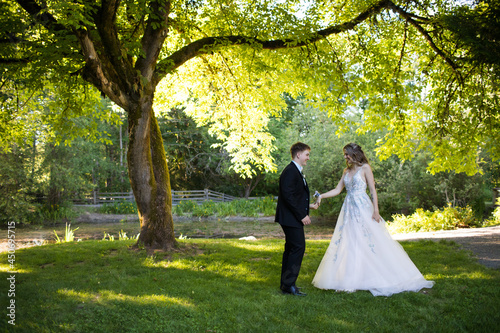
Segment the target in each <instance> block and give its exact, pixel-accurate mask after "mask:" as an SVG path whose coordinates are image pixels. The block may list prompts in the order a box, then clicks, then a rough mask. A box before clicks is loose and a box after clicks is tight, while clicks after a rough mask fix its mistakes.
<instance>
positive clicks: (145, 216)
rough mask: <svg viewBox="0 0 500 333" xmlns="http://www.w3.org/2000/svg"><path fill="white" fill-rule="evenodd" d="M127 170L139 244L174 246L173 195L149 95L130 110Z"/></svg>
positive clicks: (155, 247) (162, 246)
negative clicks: (135, 214)
mask: <svg viewBox="0 0 500 333" xmlns="http://www.w3.org/2000/svg"><path fill="white" fill-rule="evenodd" d="M128 118H129V119H128V120H129V137H130V141H129V149H128V154H127V158H128V167H129V168H128V169H129V177H130V183H131V185H132V190H133V191H134V196H135V200H136V202H137V209H138V211H139V219H140V223H141V232H140V235H139V239H138V245H143V246H145V247H146V248H149V249H165V250H168V249H171V248H173V247H175V246H176V245H177V242H176V240H175V236H174V223H173V218H172V197H171V189H170V177H169V173H168V166H167V160H166V156H165V150H164V148H163V139H162V137H161V133H160V129H159V127H158V123H157V121H156V117H155V116H154V112H153V109H152V97H151V98H148V100H147V101H143V102H142V103H137V104H136V107H134V108H133V109H132V110H129V117H128Z"/></svg>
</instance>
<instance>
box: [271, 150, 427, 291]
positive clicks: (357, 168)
mask: <svg viewBox="0 0 500 333" xmlns="http://www.w3.org/2000/svg"><path fill="white" fill-rule="evenodd" d="M310 152H311V147H309V146H308V145H307V144H305V143H302V142H297V143H295V144H294V145H293V146H292V147H291V148H290V153H291V155H292V162H291V163H290V164H289V165H288V166H287V167H285V169H283V172H282V173H281V176H280V180H279V196H278V205H277V207H276V219H275V221H276V222H278V223H279V224H280V225H281V227H282V228H283V231H284V233H285V250H284V252H283V261H282V267H281V286H280V289H281V290H282V292H283V293H284V294H291V295H295V296H305V295H306V294H305V293H303V292H302V291H301V290H300V288H299V287H297V286H296V285H295V281H296V280H297V277H298V275H299V271H300V265H301V263H302V258H303V256H304V252H305V248H306V242H305V235H304V226H305V225H308V224H310V223H311V218H310V217H309V209H311V208H312V209H318V208H319V205H320V203H321V200H322V199H325V198H330V197H334V196H336V195H338V194H340V192H342V190H343V189H344V187H345V188H346V190H347V196H346V198H345V200H344V204H343V205H342V209H341V211H340V214H339V217H338V220H337V225H336V226H335V231H334V233H333V236H332V240H331V242H330V246H329V247H328V249H327V250H326V253H325V255H324V257H323V260H322V261H321V264H320V265H319V267H318V270H317V272H316V276H315V277H314V279H313V281H312V283H313V285H314V286H315V287H317V288H320V289H334V290H338V291H346V292H354V291H356V290H369V291H370V292H371V293H372V294H373V295H374V296H390V295H392V294H396V293H400V292H403V291H415V292H416V291H419V290H420V289H422V288H431V287H432V286H433V285H434V282H433V281H427V280H425V278H424V277H423V276H422V274H421V273H420V271H419V270H418V269H417V267H416V266H415V265H414V264H413V262H412V261H411V259H410V258H409V257H408V255H407V254H406V252H405V251H404V250H403V247H402V246H401V245H400V244H399V243H398V242H396V241H395V240H393V239H392V237H391V235H390V234H389V232H388V231H387V229H386V227H385V221H384V220H383V219H382V218H381V217H380V215H379V210H378V199H377V192H376V190H375V181H374V179H373V173H372V170H371V168H370V164H369V163H368V159H367V158H366V156H365V154H364V152H363V150H362V149H361V147H360V146H359V145H357V144H355V143H350V144H348V145H346V146H345V147H344V158H345V160H346V164H347V168H346V169H345V170H344V173H343V175H342V177H341V178H340V181H339V183H338V185H337V187H336V188H335V189H333V190H331V191H328V192H326V193H323V194H318V196H317V200H316V202H315V203H313V204H311V203H310V202H309V196H310V194H309V187H308V186H307V182H306V179H305V177H304V175H303V173H302V169H303V167H304V166H305V165H306V164H307V161H308V160H309V154H310ZM367 186H368V188H369V189H370V193H371V196H372V200H370V197H369V196H368V194H367V193H366V187H367Z"/></svg>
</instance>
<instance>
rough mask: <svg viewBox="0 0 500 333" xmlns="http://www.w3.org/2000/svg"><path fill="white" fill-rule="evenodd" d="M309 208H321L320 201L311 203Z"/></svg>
mask: <svg viewBox="0 0 500 333" xmlns="http://www.w3.org/2000/svg"><path fill="white" fill-rule="evenodd" d="M309 208H311V209H318V208H319V202H315V203H313V204H312V205H309Z"/></svg>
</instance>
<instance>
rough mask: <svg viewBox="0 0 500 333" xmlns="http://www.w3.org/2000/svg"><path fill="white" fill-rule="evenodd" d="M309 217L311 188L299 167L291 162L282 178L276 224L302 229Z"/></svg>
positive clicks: (284, 170)
mask: <svg viewBox="0 0 500 333" xmlns="http://www.w3.org/2000/svg"><path fill="white" fill-rule="evenodd" d="M307 215H309V187H308V186H307V183H306V182H305V180H304V178H303V177H302V174H301V173H300V171H299V169H298V168H297V166H296V165H295V164H294V163H293V162H290V164H288V165H287V166H286V167H285V169H283V172H282V173H281V176H280V181H279V194H278V205H277V206H276V216H275V220H274V221H275V222H278V223H279V224H281V225H284V226H288V227H302V226H303V224H302V221H301V220H302V219H303V218H304V217H306V216H307Z"/></svg>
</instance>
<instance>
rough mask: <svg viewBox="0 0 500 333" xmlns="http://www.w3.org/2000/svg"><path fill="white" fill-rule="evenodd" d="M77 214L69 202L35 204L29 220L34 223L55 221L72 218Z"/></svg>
mask: <svg viewBox="0 0 500 333" xmlns="http://www.w3.org/2000/svg"><path fill="white" fill-rule="evenodd" d="M76 215H77V214H76V212H75V211H74V210H73V209H72V208H71V206H70V205H69V204H68V203H64V204H62V205H51V206H48V205H43V204H35V205H34V210H33V212H32V213H31V214H30V217H29V220H30V221H31V222H32V223H47V222H48V223H55V222H59V221H63V220H71V219H73V218H75V217H76Z"/></svg>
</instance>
